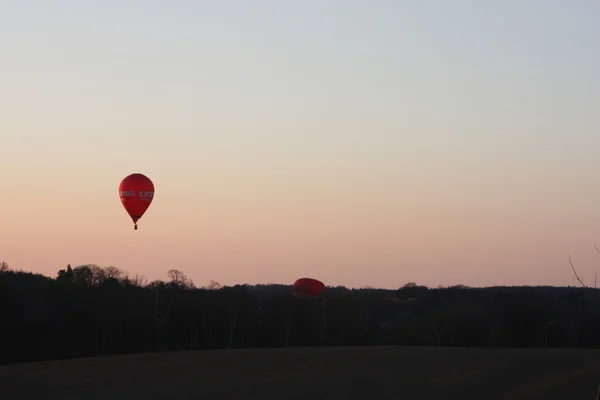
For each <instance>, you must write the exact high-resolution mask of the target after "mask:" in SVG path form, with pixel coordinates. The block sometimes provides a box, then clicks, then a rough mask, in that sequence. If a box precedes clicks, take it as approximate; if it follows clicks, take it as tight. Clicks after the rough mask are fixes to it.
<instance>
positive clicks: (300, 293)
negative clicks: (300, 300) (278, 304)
mask: <svg viewBox="0 0 600 400" xmlns="http://www.w3.org/2000/svg"><path fill="white" fill-rule="evenodd" d="M324 289H325V285H324V284H323V282H321V281H318V280H316V279H312V278H300V279H298V280H297V281H296V282H294V286H293V288H292V290H293V292H294V296H296V297H304V296H307V297H317V296H319V295H320V294H321V292H322V291H323V290H324Z"/></svg>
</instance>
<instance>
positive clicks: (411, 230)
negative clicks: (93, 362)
mask: <svg viewBox="0 0 600 400" xmlns="http://www.w3.org/2000/svg"><path fill="white" fill-rule="evenodd" d="M598 21H600V2H598V1H596V0H589V1H585V0H574V1H571V2H565V1H562V0H561V1H559V0H548V1H542V0H539V1H534V0H531V1H523V0H505V1H502V2H500V1H494V0H471V1H467V0H453V1H447V0H438V1H432V0H414V1H409V0H406V1H402V0H362V1H358V0H337V1H333V0H318V1H317V0H289V1H281V0H269V1H267V0H246V1H242V0H213V1H208V0H206V1H200V0H198V1H183V0H180V1H177V0H172V1H166V0H164V1H158V0H155V1H141V0H119V1H117V0H103V1H91V0H90V1H84V0H71V1H59V0H56V1H52V2H50V1H46V0H38V1H27V0H3V1H2V4H1V5H0V184H1V186H0V193H1V197H0V260H5V261H6V262H8V263H9V264H10V265H11V266H12V267H13V268H17V269H23V270H26V271H35V272H39V273H43V274H45V275H49V276H55V275H56V271H57V270H58V269H60V268H64V267H65V266H66V265H67V264H68V263H70V264H71V265H72V266H76V265H80V264H97V265H100V266H108V265H114V266H116V267H119V268H121V269H123V270H125V271H127V272H129V273H131V274H134V273H140V274H143V275H145V276H146V277H147V278H148V279H150V280H153V279H167V274H166V273H167V271H168V270H169V269H171V268H175V269H179V270H181V271H183V272H184V273H186V274H187V275H188V277H190V278H191V279H192V280H193V281H194V282H195V283H196V285H198V286H202V285H205V284H208V282H209V281H210V280H211V279H212V280H215V281H217V282H220V283H221V284H225V285H233V284H236V283H250V284H254V283H289V284H291V283H292V282H293V281H294V280H295V279H296V278H299V277H303V276H311V277H316V278H319V279H321V280H323V282H325V283H326V284H327V285H346V286H348V287H362V286H365V285H370V286H374V287H384V288H397V287H399V286H401V285H403V284H405V283H406V282H409V281H414V282H417V283H420V284H425V285H429V286H434V287H435V286H438V285H452V284H466V285H471V286H487V285H505V284H506V285H521V284H523V285H538V284H539V285H546V284H548V285H574V284H576V282H575V281H574V280H573V277H572V273H571V270H570V267H569V264H568V258H567V257H568V254H571V255H572V257H573V260H574V261H575V263H576V265H577V266H578V268H579V274H580V275H581V276H582V277H583V279H584V280H587V282H588V283H592V282H593V277H594V274H595V273H596V272H597V271H600V258H599V255H598V254H597V253H596V252H595V250H594V248H593V245H594V244H598V245H599V246H600V158H599V155H600V112H599V108H598V107H599V104H600V78H599V71H600V24H599V23H598ZM132 172H142V173H144V174H146V175H147V176H149V177H150V178H151V179H152V180H153V181H154V184H155V187H156V197H155V199H154V202H153V203H152V205H151V206H150V208H149V210H148V212H147V213H146V214H145V215H144V217H143V218H142V219H141V220H140V222H139V230H137V231H134V230H133V224H132V222H131V220H130V219H129V217H128V215H127V214H126V213H125V210H124V209H123V207H122V206H121V203H120V201H119V197H118V192H117V190H118V185H119V183H120V181H121V179H123V178H124V177H125V176H127V175H129V174H130V173H132Z"/></svg>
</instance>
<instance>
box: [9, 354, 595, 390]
mask: <svg viewBox="0 0 600 400" xmlns="http://www.w3.org/2000/svg"><path fill="white" fill-rule="evenodd" d="M598 385H600V357H598V355H597V354H595V352H594V350H562V349H523V350H520V349H515V350H513V349H458V348H433V347H425V348H419V347H338V348H293V349H262V350H218V351H203V352H171V353H162V354H137V355H127V356H112V357H99V358H86V359H78V360H65V361H52V362H40V363H27V364H15V365H7V366H1V367H0V398H1V399H3V400H8V399H25V398H35V397H33V396H36V395H37V396H40V395H41V396H42V397H41V398H43V399H50V398H51V399H65V400H66V399H111V400H118V399H140V400H142V399H173V400H176V399H244V400H255V399H302V400H305V399H309V398H310V399H331V400H337V399H344V400H347V399H383V398H385V399H396V400H402V399H404V400H409V399H412V400H425V399H464V400H469V399H486V400H491V399H513V400H518V399H523V400H525V399H527V400H535V399H544V400H549V399H564V400H579V399H582V400H586V399H589V400H594V399H595V398H596V392H597V389H598ZM37 396H36V397H37Z"/></svg>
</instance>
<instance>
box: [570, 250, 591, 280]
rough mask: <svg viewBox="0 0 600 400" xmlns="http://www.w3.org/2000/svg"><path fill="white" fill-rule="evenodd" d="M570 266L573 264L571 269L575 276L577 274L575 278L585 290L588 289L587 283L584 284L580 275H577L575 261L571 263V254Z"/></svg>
mask: <svg viewBox="0 0 600 400" xmlns="http://www.w3.org/2000/svg"><path fill="white" fill-rule="evenodd" d="M569 264H571V269H572V270H573V274H575V278H576V279H577V280H578V281H579V283H581V286H583V287H584V288H587V286H586V285H585V283H583V281H582V280H581V278H580V277H579V275H577V271H575V266H574V265H573V261H571V255H570V254H569Z"/></svg>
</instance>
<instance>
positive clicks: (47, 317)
mask: <svg viewBox="0 0 600 400" xmlns="http://www.w3.org/2000/svg"><path fill="white" fill-rule="evenodd" d="M167 276H168V279H167V280H164V281H162V280H157V281H153V282H147V281H146V279H144V278H143V277H142V276H139V275H135V276H133V277H131V276H128V275H127V274H126V273H124V272H123V271H121V270H119V269H118V268H115V267H105V268H102V267H99V266H97V265H80V266H77V267H74V268H72V267H71V266H70V265H69V266H67V267H66V268H65V269H61V270H59V271H58V272H57V275H56V277H55V278H50V277H47V276H44V275H40V274H34V273H29V272H24V271H18V270H14V269H12V268H10V267H9V266H8V265H7V264H6V263H2V264H1V268H0V337H1V338H2V340H0V363H1V364H10V363H18V362H30V361H42V360H56V359H69V358H78V357H91V356H104V355H116V354H129V353H144V352H160V351H184V350H203V349H225V348H230V349H231V348H236V349H240V348H269V347H298V346H362V345H371V346H373V345H374V346H377V345H418V346H451V347H452V346H460V347H483V348H485V347H512V348H525V347H538V348H544V347H546V348H556V347H561V348H598V347H600V318H598V316H599V315H600V291H599V290H598V289H595V288H588V287H571V286H569V287H553V286H513V287H504V286H502V287H499V286H498V287H486V288H470V287H467V286H464V285H458V286H453V287H443V288H442V287H439V288H428V287H426V286H422V285H418V284H416V283H414V282H409V283H406V284H404V285H402V286H401V287H399V288H398V289H397V290H384V289H372V288H367V289H347V288H345V287H343V286H337V287H326V289H325V290H324V291H323V293H322V295H321V296H320V297H319V298H296V297H294V296H293V295H292V289H291V285H278V284H265V285H235V286H230V287H229V286H221V285H219V284H218V283H216V282H212V281H211V284H210V285H209V286H207V287H202V288H197V287H196V286H195V285H194V283H193V282H192V281H191V280H190V279H188V278H187V277H186V275H185V273H183V272H182V271H179V270H176V269H171V270H169V271H168V272H167Z"/></svg>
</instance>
